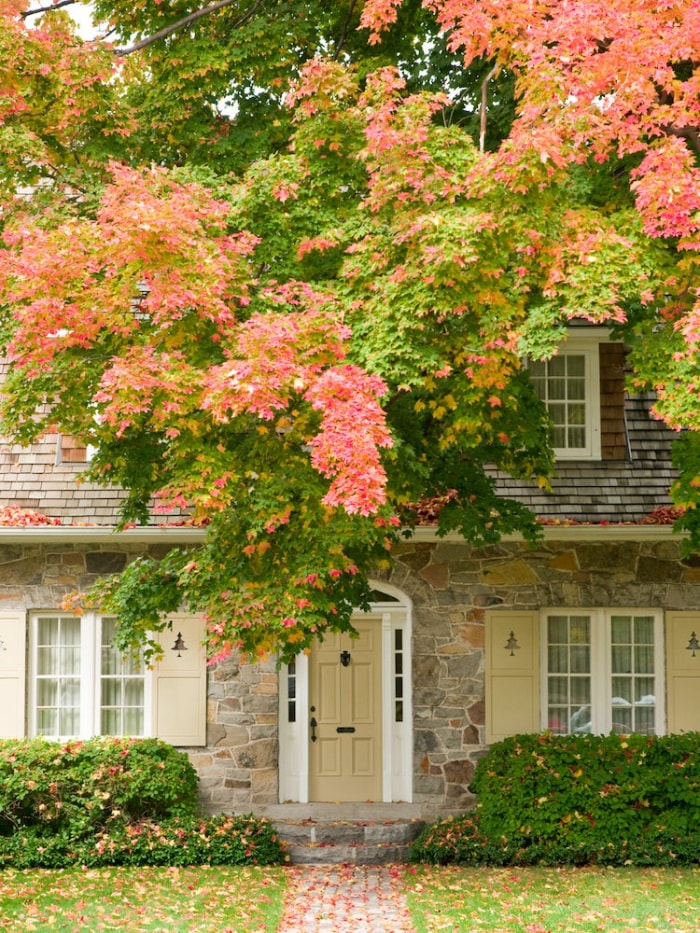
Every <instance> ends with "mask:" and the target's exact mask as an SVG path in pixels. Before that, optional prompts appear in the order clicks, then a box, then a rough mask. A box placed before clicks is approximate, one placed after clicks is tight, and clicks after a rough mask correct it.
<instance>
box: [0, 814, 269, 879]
mask: <svg viewBox="0 0 700 933" xmlns="http://www.w3.org/2000/svg"><path fill="white" fill-rule="evenodd" d="M282 861H284V851H283V849H282V845H281V843H280V840H279V838H278V836H277V834H276V833H275V830H274V828H273V827H272V824H271V823H269V822H268V821H267V820H264V819H257V818H255V817H253V816H218V817H209V818H206V819H204V818H197V817H174V818H173V819H170V820H163V821H162V822H159V823H156V822H153V821H151V820H141V821H139V822H137V823H128V824H124V823H117V824H113V825H111V826H109V827H108V828H107V829H106V830H105V831H104V832H100V833H97V834H96V835H93V836H88V835H84V836H80V837H71V836H70V834H67V833H58V834H55V835H53V836H46V835H42V834H41V833H38V832H36V831H33V830H27V831H26V832H22V833H15V835H13V836H5V837H2V838H0V868H10V867H12V868H15V869H21V868H70V867H71V866H74V865H80V866H83V867H86V868H99V867H103V866H107V865H129V866H143V865H171V866H185V865H278V864H280V863H281V862H282Z"/></svg>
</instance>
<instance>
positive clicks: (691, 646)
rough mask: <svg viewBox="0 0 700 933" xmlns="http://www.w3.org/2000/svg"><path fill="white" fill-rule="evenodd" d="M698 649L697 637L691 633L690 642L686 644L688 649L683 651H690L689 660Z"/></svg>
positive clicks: (699, 645)
mask: <svg viewBox="0 0 700 933" xmlns="http://www.w3.org/2000/svg"><path fill="white" fill-rule="evenodd" d="M699 649H700V641H698V639H697V635H696V634H695V632H691V635H690V641H689V642H688V647H687V648H686V649H685V650H686V651H692V652H693V653H692V654H691V658H694V657H695V652H696V651H698V650H699Z"/></svg>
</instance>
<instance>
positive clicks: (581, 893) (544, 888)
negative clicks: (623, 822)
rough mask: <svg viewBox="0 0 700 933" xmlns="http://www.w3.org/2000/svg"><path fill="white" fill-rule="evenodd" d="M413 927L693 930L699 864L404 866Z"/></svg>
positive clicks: (436, 932) (542, 932) (634, 932)
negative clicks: (640, 865) (533, 866)
mask: <svg viewBox="0 0 700 933" xmlns="http://www.w3.org/2000/svg"><path fill="white" fill-rule="evenodd" d="M406 878H407V891H408V901H409V907H410V910H411V916H412V917H413V922H414V923H415V926H416V930H417V933H462V931H464V933H477V931H480V930H483V931H488V933H506V931H508V933H510V931H513V933H515V931H517V933H579V931H586V933H589V931H590V933H593V931H596V933H599V931H600V933H662V931H669V933H697V931H698V930H700V900H699V899H698V894H697V892H698V890H699V889H700V868H678V869H676V868H607V869H606V868H578V869H577V868H560V869H558V868H526V869H519V868H498V869H494V868H454V867H440V868H436V867H424V866H421V867H419V868H415V869H409V873H408V874H407V875H406Z"/></svg>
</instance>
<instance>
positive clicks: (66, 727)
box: [58, 708, 80, 735]
mask: <svg viewBox="0 0 700 933" xmlns="http://www.w3.org/2000/svg"><path fill="white" fill-rule="evenodd" d="M58 734H59V735H80V710H79V709H72V708H63V709H60V710H59V711H58Z"/></svg>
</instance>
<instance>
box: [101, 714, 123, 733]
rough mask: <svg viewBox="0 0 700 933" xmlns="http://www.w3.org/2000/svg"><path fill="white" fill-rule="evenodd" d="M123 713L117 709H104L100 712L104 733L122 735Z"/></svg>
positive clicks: (102, 731)
mask: <svg viewBox="0 0 700 933" xmlns="http://www.w3.org/2000/svg"><path fill="white" fill-rule="evenodd" d="M121 731H122V730H121V714H120V711H119V710H116V709H103V710H102V712H101V714H100V732H101V734H102V735H121Z"/></svg>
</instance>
